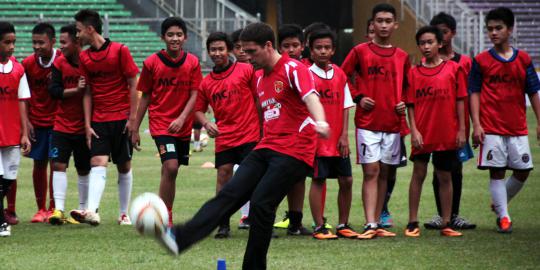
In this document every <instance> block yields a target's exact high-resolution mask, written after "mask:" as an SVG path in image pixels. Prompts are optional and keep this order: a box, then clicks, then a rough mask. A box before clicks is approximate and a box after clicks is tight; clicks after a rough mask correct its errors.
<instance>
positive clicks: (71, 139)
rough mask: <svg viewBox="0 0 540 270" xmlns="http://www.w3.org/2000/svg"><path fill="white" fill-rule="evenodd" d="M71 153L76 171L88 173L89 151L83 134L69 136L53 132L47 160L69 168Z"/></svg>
mask: <svg viewBox="0 0 540 270" xmlns="http://www.w3.org/2000/svg"><path fill="white" fill-rule="evenodd" d="M71 153H73V159H74V160H75V168H77V170H81V171H90V150H89V149H88V146H87V145H86V137H85V136H84V134H69V133H64V132H60V131H54V130H53V132H52V140H51V147H50V150H49V158H51V160H52V161H53V162H59V163H64V164H66V165H68V166H69V158H70V157H71Z"/></svg>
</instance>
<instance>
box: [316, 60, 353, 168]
mask: <svg viewBox="0 0 540 270" xmlns="http://www.w3.org/2000/svg"><path fill="white" fill-rule="evenodd" d="M309 70H310V71H311V73H312V74H313V79H314V81H315V89H316V90H317V92H318V93H319V99H320V101H321V104H322V105H323V107H324V115H325V116H326V122H328V124H329V125H330V137H329V138H327V139H324V138H319V139H318V143H317V157H338V156H341V155H340V153H339V149H338V148H337V145H338V142H339V138H340V137H341V133H342V132H343V111H344V110H345V109H348V108H350V107H353V106H354V102H353V101H352V97H351V93H350V90H349V83H348V79H347V75H345V73H344V72H343V71H342V70H341V69H340V68H339V67H337V66H334V65H329V69H328V70H323V69H321V68H320V67H318V66H317V65H316V64H313V65H312V66H311V67H310V68H309Z"/></svg>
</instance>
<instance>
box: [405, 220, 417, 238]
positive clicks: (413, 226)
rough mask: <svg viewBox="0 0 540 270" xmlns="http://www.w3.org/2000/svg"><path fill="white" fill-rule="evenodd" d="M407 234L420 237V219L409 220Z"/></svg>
mask: <svg viewBox="0 0 540 270" xmlns="http://www.w3.org/2000/svg"><path fill="white" fill-rule="evenodd" d="M405 236H407V237H420V228H419V227H418V221H416V222H409V223H408V224H407V227H406V228H405Z"/></svg>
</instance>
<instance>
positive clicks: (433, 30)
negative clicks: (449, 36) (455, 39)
mask: <svg viewBox="0 0 540 270" xmlns="http://www.w3.org/2000/svg"><path fill="white" fill-rule="evenodd" d="M425 33H432V34H434V35H435V38H436V39H437V42H438V43H442V40H443V34H442V32H441V30H440V29H439V28H437V27H436V26H433V25H429V26H424V27H422V28H420V29H418V32H416V45H420V37H421V36H422V35H423V34H425Z"/></svg>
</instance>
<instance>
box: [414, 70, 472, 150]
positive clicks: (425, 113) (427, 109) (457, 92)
mask: <svg viewBox="0 0 540 270" xmlns="http://www.w3.org/2000/svg"><path fill="white" fill-rule="evenodd" d="M409 79H410V87H409V88H408V90H407V104H408V105H410V106H414V120H415V123H416V127H417V129H418V131H419V132H420V134H421V135H422V139H423V141H424V147H423V148H422V149H421V150H418V149H416V148H412V152H411V154H412V155H416V154H422V153H431V152H434V151H446V150H454V149H456V148H457V146H456V137H457V132H458V130H459V120H458V115H457V109H456V106H457V105H456V104H457V100H458V99H463V98H466V97H467V86H466V85H467V82H466V81H467V78H466V75H465V71H464V70H463V68H461V67H460V66H459V64H457V63H455V62H453V61H444V62H442V63H441V64H440V65H438V66H436V67H433V68H427V67H424V66H421V65H418V66H415V67H414V68H413V69H411V71H410V72H409Z"/></svg>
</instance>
